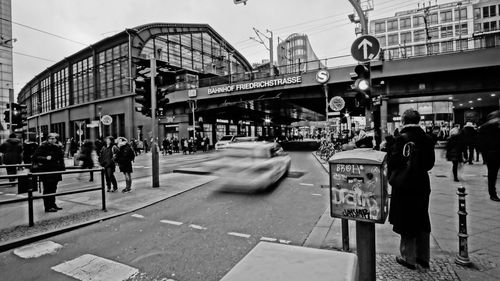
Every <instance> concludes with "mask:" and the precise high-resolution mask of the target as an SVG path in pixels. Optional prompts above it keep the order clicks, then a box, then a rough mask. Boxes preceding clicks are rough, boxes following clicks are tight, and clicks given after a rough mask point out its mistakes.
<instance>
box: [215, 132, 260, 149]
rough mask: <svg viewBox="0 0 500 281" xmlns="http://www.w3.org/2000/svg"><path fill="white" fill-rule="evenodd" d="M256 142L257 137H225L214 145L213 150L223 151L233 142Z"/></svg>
mask: <svg viewBox="0 0 500 281" xmlns="http://www.w3.org/2000/svg"><path fill="white" fill-rule="evenodd" d="M251 141H257V137H247V136H234V135H225V136H223V137H221V138H220V140H219V141H218V142H217V143H216V144H215V150H220V149H225V148H227V147H228V145H230V144H232V143H235V142H251Z"/></svg>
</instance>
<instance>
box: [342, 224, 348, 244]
mask: <svg viewBox="0 0 500 281" xmlns="http://www.w3.org/2000/svg"><path fill="white" fill-rule="evenodd" d="M342 251H344V252H349V220H347V219H342Z"/></svg>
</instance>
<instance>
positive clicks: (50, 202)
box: [43, 181, 57, 210]
mask: <svg viewBox="0 0 500 281" xmlns="http://www.w3.org/2000/svg"><path fill="white" fill-rule="evenodd" d="M56 191H57V181H43V194H44V195H45V194H50V193H56ZM43 206H44V207H45V210H48V209H50V208H55V207H57V205H56V197H55V196H49V197H44V198H43Z"/></svg>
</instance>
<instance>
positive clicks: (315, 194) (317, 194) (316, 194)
mask: <svg viewBox="0 0 500 281" xmlns="http://www.w3.org/2000/svg"><path fill="white" fill-rule="evenodd" d="M311 195H312V196H323V195H322V194H319V193H313V194H311Z"/></svg>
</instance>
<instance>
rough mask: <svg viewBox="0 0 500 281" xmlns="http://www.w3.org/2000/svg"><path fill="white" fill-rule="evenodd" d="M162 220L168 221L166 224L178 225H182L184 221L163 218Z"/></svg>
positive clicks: (162, 221)
mask: <svg viewBox="0 0 500 281" xmlns="http://www.w3.org/2000/svg"><path fill="white" fill-rule="evenodd" d="M160 222H161V223H166V224H172V225H177V226H179V225H182V222H180V221H170V220H161V221H160Z"/></svg>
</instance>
